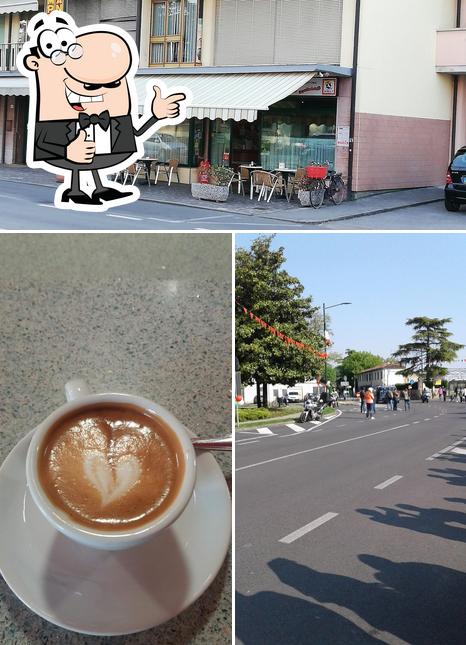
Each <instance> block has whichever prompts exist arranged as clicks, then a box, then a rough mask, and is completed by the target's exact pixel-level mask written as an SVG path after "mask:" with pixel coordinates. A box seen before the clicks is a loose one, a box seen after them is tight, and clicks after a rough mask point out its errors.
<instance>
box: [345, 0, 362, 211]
mask: <svg viewBox="0 0 466 645" xmlns="http://www.w3.org/2000/svg"><path fill="white" fill-rule="evenodd" d="M360 22H361V0H356V11H355V19H354V43H353V78H352V86H351V109H350V132H349V140H350V144H349V150H348V152H349V155H348V197H349V198H350V199H353V166H354V128H355V121H356V88H357V83H358V57H359V28H360Z"/></svg>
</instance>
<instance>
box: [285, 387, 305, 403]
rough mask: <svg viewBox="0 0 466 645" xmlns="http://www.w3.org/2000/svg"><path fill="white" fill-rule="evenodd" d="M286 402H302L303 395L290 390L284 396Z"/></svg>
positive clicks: (298, 391) (297, 391)
mask: <svg viewBox="0 0 466 645" xmlns="http://www.w3.org/2000/svg"><path fill="white" fill-rule="evenodd" d="M286 396H287V398H288V401H294V402H299V401H302V400H303V395H302V392H301V391H300V390H295V389H291V390H288V392H287V394H286Z"/></svg>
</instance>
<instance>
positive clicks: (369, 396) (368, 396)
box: [364, 387, 375, 421]
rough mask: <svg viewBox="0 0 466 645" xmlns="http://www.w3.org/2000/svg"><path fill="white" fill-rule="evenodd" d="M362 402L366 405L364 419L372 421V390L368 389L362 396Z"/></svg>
mask: <svg viewBox="0 0 466 645" xmlns="http://www.w3.org/2000/svg"><path fill="white" fill-rule="evenodd" d="M364 401H365V404H366V417H367V418H368V419H370V420H371V421H374V415H375V408H374V390H373V389H372V388H371V387H369V388H367V391H366V393H365V394H364Z"/></svg>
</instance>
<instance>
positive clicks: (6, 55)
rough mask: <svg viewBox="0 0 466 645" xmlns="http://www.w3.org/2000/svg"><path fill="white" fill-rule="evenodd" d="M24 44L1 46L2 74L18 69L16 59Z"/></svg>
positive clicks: (0, 65)
mask: <svg viewBox="0 0 466 645" xmlns="http://www.w3.org/2000/svg"><path fill="white" fill-rule="evenodd" d="M22 46H23V44H22V43H4V44H3V45H0V72H12V71H15V70H16V69H18V68H17V66H16V59H17V57H18V52H19V50H20V49H21V47H22Z"/></svg>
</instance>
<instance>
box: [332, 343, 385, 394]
mask: <svg viewBox="0 0 466 645" xmlns="http://www.w3.org/2000/svg"><path fill="white" fill-rule="evenodd" d="M383 362H384V359H383V358H382V357H381V356H377V355H376V354H371V353H370V352H358V351H356V350H354V349H347V350H346V356H345V358H344V359H343V360H342V362H341V364H340V365H339V366H338V376H346V378H347V379H348V381H349V383H350V385H351V386H352V387H354V385H355V375H356V374H359V373H360V372H362V371H363V370H368V369H370V368H371V367H375V366H376V365H380V364H381V363H383Z"/></svg>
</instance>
